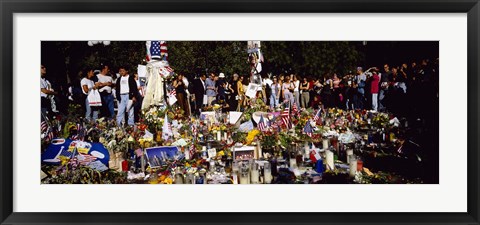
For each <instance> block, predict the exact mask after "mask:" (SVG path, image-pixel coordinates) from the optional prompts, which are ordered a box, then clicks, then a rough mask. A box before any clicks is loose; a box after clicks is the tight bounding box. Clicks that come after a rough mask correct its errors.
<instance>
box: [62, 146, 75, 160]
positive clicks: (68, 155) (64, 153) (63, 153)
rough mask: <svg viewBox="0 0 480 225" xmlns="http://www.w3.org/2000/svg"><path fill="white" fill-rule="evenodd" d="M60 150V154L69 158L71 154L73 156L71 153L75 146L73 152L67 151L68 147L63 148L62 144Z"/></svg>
mask: <svg viewBox="0 0 480 225" xmlns="http://www.w3.org/2000/svg"><path fill="white" fill-rule="evenodd" d="M61 151H62V152H61V153H60V156H65V157H68V158H71V157H72V156H74V155H73V154H74V153H75V152H76V148H74V149H73V152H71V151H68V149H67V150H65V148H64V147H63V146H62V148H61Z"/></svg>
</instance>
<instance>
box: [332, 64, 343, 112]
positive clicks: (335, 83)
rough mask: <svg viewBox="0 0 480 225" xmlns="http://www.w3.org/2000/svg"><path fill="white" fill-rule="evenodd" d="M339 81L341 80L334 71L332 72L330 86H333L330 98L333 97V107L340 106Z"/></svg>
mask: <svg viewBox="0 0 480 225" xmlns="http://www.w3.org/2000/svg"><path fill="white" fill-rule="evenodd" d="M340 82H342V80H341V79H340V78H339V77H338V76H337V74H336V73H333V77H332V87H333V96H332V99H333V104H334V107H337V108H341V104H342V103H341V102H342V101H341V96H342V92H341V89H340Z"/></svg>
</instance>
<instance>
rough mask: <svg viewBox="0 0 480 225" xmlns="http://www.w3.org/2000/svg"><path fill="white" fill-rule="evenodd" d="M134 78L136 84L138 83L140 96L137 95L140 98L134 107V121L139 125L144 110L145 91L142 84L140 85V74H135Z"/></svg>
mask: <svg viewBox="0 0 480 225" xmlns="http://www.w3.org/2000/svg"><path fill="white" fill-rule="evenodd" d="M133 76H134V78H135V82H136V83H137V89H138V95H137V96H138V98H137V101H136V102H135V104H134V106H133V109H134V110H135V111H134V112H133V120H134V121H135V123H137V122H139V121H140V111H141V110H142V102H143V96H145V91H144V88H143V86H142V84H141V83H140V78H139V77H138V74H137V73H135V74H133Z"/></svg>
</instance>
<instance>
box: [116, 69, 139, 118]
mask: <svg viewBox="0 0 480 225" xmlns="http://www.w3.org/2000/svg"><path fill="white" fill-rule="evenodd" d="M118 73H119V74H120V77H119V78H118V79H117V83H116V84H115V91H116V93H115V96H116V97H117V101H118V113H117V125H118V126H119V127H120V126H122V121H123V119H124V118H125V112H127V113H128V121H127V122H126V124H128V125H129V126H133V125H135V122H134V115H133V114H134V111H135V110H134V109H133V105H134V103H135V102H136V101H137V96H138V88H137V82H136V81H135V77H134V76H130V75H129V74H128V70H127V69H126V68H125V67H120V69H119V71H118Z"/></svg>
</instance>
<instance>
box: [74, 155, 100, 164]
mask: <svg viewBox="0 0 480 225" xmlns="http://www.w3.org/2000/svg"><path fill="white" fill-rule="evenodd" d="M77 160H78V162H79V163H80V164H81V165H88V164H89V163H91V162H93V161H95V160H97V157H95V156H92V155H88V154H79V155H77Z"/></svg>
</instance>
